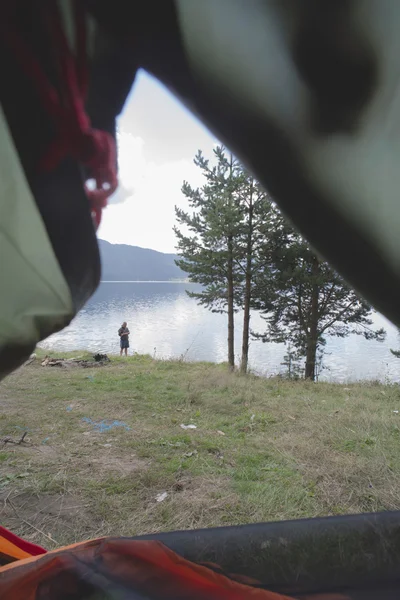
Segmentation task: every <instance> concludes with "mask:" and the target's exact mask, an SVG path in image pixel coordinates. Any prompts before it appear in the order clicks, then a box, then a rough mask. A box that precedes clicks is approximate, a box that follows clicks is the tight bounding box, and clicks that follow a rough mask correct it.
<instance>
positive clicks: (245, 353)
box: [240, 180, 254, 374]
mask: <svg viewBox="0 0 400 600" xmlns="http://www.w3.org/2000/svg"><path fill="white" fill-rule="evenodd" d="M253 212H254V207H253V180H252V181H251V188H250V198H249V220H248V224H247V225H248V234H247V246H246V274H245V287H244V304H243V339H242V360H241V362H240V371H241V373H243V374H245V373H247V368H248V365H249V337H250V304H251V280H252V267H253Z"/></svg>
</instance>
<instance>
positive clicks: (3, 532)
mask: <svg viewBox="0 0 400 600" xmlns="http://www.w3.org/2000/svg"><path fill="white" fill-rule="evenodd" d="M45 553H46V550H45V549H44V548H42V547H41V546H38V545H37V544H32V542H28V541H26V540H23V539H22V538H20V537H18V536H17V535H15V534H14V533H12V532H11V531H8V529H6V528H5V527H2V526H1V525H0V565H4V564H8V563H10V562H14V561H15V560H21V559H23V558H29V557H31V556H38V555H40V554H45Z"/></svg>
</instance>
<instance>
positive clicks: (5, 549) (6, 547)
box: [0, 536, 31, 559]
mask: <svg viewBox="0 0 400 600" xmlns="http://www.w3.org/2000/svg"><path fill="white" fill-rule="evenodd" d="M0 554H5V555H7V556H10V557H12V558H15V559H22V558H28V557H30V556H31V555H30V554H29V552H25V551H24V550H21V548H18V546H16V545H15V544H13V543H12V542H9V541H8V540H6V539H5V538H3V537H1V536H0Z"/></svg>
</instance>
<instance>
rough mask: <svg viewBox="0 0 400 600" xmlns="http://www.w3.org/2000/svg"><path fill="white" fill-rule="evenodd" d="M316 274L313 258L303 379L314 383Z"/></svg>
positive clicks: (316, 267)
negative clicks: (312, 279) (312, 278)
mask: <svg viewBox="0 0 400 600" xmlns="http://www.w3.org/2000/svg"><path fill="white" fill-rule="evenodd" d="M318 274H319V261H318V258H317V257H314V259H313V264H312V275H313V277H314V278H315V280H314V282H313V286H312V292H311V314H310V320H309V323H310V326H309V329H308V336H307V350H306V370H305V378H306V379H311V381H315V375H316V373H315V366H316V358H317V345H318V316H319V315H318V311H319V306H318V299H319V285H318V281H316V280H317V278H318Z"/></svg>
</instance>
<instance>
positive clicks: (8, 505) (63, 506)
mask: <svg viewBox="0 0 400 600" xmlns="http://www.w3.org/2000/svg"><path fill="white" fill-rule="evenodd" d="M0 502H1V503H2V508H1V510H0V520H1V522H2V523H3V524H4V525H5V526H6V527H8V528H9V529H11V530H12V531H13V532H14V533H16V534H17V535H20V536H21V537H24V538H26V539H28V540H30V541H32V542H35V543H38V544H40V545H42V546H44V547H45V548H48V549H51V548H54V547H56V546H58V545H60V542H61V543H73V542H75V541H78V540H80V539H82V537H85V533H86V534H89V535H90V533H89V532H90V531H93V526H94V525H95V524H94V522H93V516H92V515H91V511H90V508H91V505H90V502H88V501H87V500H84V499H83V498H81V497H80V496H78V495H73V494H44V495H35V494H32V493H17V492H15V493H14V492H13V491H11V490H9V489H5V490H3V491H1V492H0Z"/></svg>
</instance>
